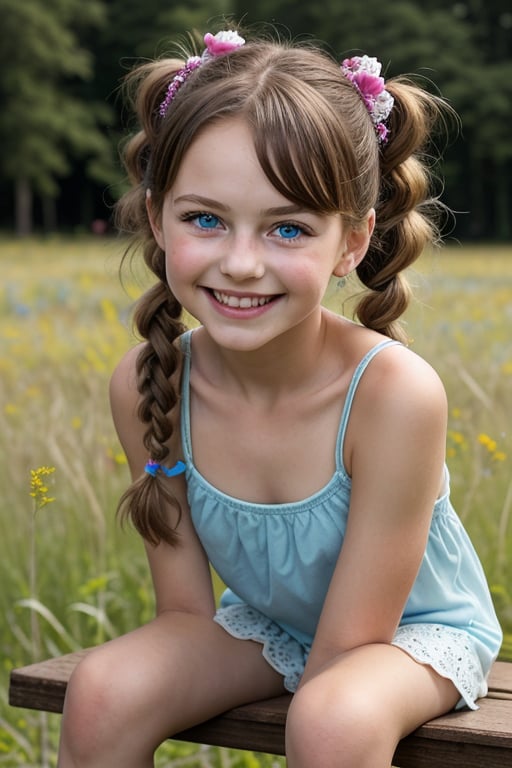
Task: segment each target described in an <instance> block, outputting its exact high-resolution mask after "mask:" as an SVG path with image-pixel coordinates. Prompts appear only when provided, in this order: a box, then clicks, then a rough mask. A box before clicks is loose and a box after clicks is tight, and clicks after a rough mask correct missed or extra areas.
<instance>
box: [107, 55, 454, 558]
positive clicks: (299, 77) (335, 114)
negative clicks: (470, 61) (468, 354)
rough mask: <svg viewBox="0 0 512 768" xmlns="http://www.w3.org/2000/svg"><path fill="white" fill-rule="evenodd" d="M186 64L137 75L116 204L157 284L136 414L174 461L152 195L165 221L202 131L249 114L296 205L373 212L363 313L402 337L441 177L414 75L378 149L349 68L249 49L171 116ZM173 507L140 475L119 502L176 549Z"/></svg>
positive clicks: (170, 299)
mask: <svg viewBox="0 0 512 768" xmlns="http://www.w3.org/2000/svg"><path fill="white" fill-rule="evenodd" d="M182 66H183V62H182V61H178V60H174V59H165V60H160V61H156V62H152V63H150V64H145V65H143V66H142V67H140V68H138V69H137V70H135V71H134V72H133V73H131V75H130V76H129V83H130V84H131V85H133V86H135V99H134V106H135V111H136V114H137V116H138V120H139V130H138V132H137V133H136V134H135V135H134V136H133V137H132V138H131V139H130V140H129V142H128V143H127V145H126V147H125V152H124V161H125V165H126V168H127V171H128V174H129V177H130V180H131V182H132V189H131V190H130V191H129V192H128V193H127V194H126V195H125V196H124V197H123V198H122V199H121V201H120V202H119V205H118V209H117V214H118V224H119V227H120V228H121V229H122V230H124V231H128V232H131V233H132V234H133V235H135V236H136V238H137V240H138V242H139V243H140V242H141V243H142V246H143V253H144V259H145V261H146V264H147V265H148V266H149V268H150V269H151V270H152V272H153V273H154V274H155V275H156V277H157V282H156V284H155V285H154V286H153V287H152V288H151V289H150V290H149V291H148V292H147V293H146V294H145V295H143V296H142V298H141V299H140V301H139V303H138V306H137V310H136V314H135V325H136V328H137V330H138V333H139V334H140V335H141V336H142V337H143V338H144V339H146V340H147V344H146V345H145V346H144V347H143V350H142V352H141V353H140V355H139V359H138V364H137V374H138V386H139V391H140V393H141V402H140V407H139V417H140V418H141V420H142V421H143V422H144V423H145V424H147V430H146V433H145V438H144V444H145V446H146V448H147V450H148V453H149V455H150V456H151V458H153V459H155V460H156V461H159V462H165V460H166V458H167V456H168V453H169V449H168V448H167V442H168V440H169V438H170V436H171V434H172V424H171V419H170V412H171V410H172V409H173V408H174V407H175V405H176V403H177V401H178V393H177V392H176V391H175V388H174V386H173V385H172V384H171V383H170V382H171V379H172V378H173V375H174V374H175V372H176V371H177V369H178V365H179V350H178V349H177V348H176V344H175V340H176V338H177V337H178V336H179V335H180V334H181V333H182V332H183V326H182V324H181V321H180V316H181V307H180V305H179V304H178V303H177V301H176V299H175V298H174V296H173V295H172V293H171V291H170V289H169V286H168V284H167V280H166V276H165V265H164V254H163V252H162V251H161V250H160V248H159V247H158V245H157V244H156V242H155V241H154V239H153V236H152V233H151V228H150V226H149V221H148V218H147V214H146V208H145V194H146V190H147V189H151V196H152V208H153V211H154V212H155V215H156V217H157V218H158V217H159V215H160V213H161V210H162V206H163V201H164V197H165V194H166V193H167V191H168V190H169V189H170V187H171V186H172V184H173V182H174V180H175V178H176V175H177V173H178V170H179V167H180V164H181V161H182V159H183V157H184V155H185V153H186V152H187V150H188V148H189V147H190V146H191V144H192V142H193V141H194V139H195V138H196V137H197V136H198V134H199V132H200V131H201V130H203V129H204V128H205V127H206V126H208V125H210V124H212V122H214V121H220V120H223V119H226V118H229V117H230V116H234V115H236V116H242V117H243V118H244V119H245V120H246V121H247V124H248V126H249V127H250V129H251V131H252V134H253V137H254V145H255V150H256V153H257V156H258V158H259V161H260V163H261V167H262V169H263V171H264V173H265V174H266V175H267V177H268V179H269V181H270V182H271V183H272V184H273V185H274V186H275V188H276V189H277V190H278V191H279V192H281V194H283V195H284V196H285V197H286V198H288V199H289V200H291V201H293V202H296V203H299V204H300V205H302V206H304V207H305V208H308V209H310V210H314V211H318V212H321V213H334V212H336V213H341V214H342V216H343V217H344V219H345V220H346V221H347V222H348V223H350V224H351V225H352V226H356V227H357V226H358V225H359V224H360V223H361V222H362V221H363V219H364V217H365V215H366V214H367V213H368V211H369V210H370V209H371V208H372V207H374V208H375V209H376V214H377V216H376V226H375V230H374V233H373V236H372V238H371V242H370V246H369V249H368V252H367V255H366V256H365V258H364V259H363V261H362V262H361V263H360V264H359V266H358V267H357V274H358V277H359V279H360V280H361V282H362V283H363V285H364V286H365V287H366V288H367V289H368V291H367V292H366V293H365V294H364V295H363V297H362V298H361V300H360V301H359V304H358V306H357V308H356V315H357V316H358V318H359V320H360V321H361V322H362V323H363V324H364V325H365V326H367V327H368V328H372V329H375V330H377V331H380V332H381V333H383V334H386V335H388V336H390V337H392V338H399V339H402V338H403V333H402V331H401V328H400V325H399V323H398V322H397V321H398V319H399V317H400V316H401V315H402V313H403V312H404V310H405V309H406V307H407V305H408V303H409V290H408V286H407V282H406V280H405V278H404V276H403V274H402V272H403V270H404V269H405V268H406V267H408V266H409V265H410V264H411V263H412V262H413V261H414V260H415V259H416V258H417V257H418V256H419V255H420V253H421V252H422V250H423V249H424V247H425V245H426V244H427V243H429V242H431V241H433V240H435V239H436V237H437V230H436V224H435V216H434V214H435V211H436V209H437V208H438V207H439V204H438V203H437V201H436V200H435V198H433V196H432V193H431V177H430V173H429V169H428V165H427V163H426V162H425V160H424V158H423V155H422V153H423V150H424V147H425V144H426V143H427V140H428V139H429V137H430V135H431V132H432V129H433V126H434V124H435V123H436V121H437V118H438V117H439V116H440V114H441V113H442V109H443V106H442V102H441V100H440V99H438V98H437V97H434V96H431V95H429V94H428V93H426V92H425V91H424V90H422V89H421V88H419V87H417V86H416V85H414V84H413V83H412V82H410V81H408V80H406V79H404V78H395V79H392V80H390V81H388V83H387V85H386V87H387V89H388V91H389V92H390V93H391V95H392V96H393V97H394V100H395V103H394V107H393V109H392V112H391V115H390V119H389V121H388V126H389V131H390V132H389V140H388V142H387V143H386V144H385V145H384V146H382V147H379V144H378V142H377V138H376V135H375V130H374V126H373V124H372V122H371V120H370V117H369V115H368V112H367V110H366V107H365V105H364V103H363V100H362V99H361V97H360V95H359V94H358V92H357V91H356V89H355V88H354V86H353V85H352V84H351V83H350V82H349V80H348V79H346V78H345V77H344V76H343V74H342V73H341V71H340V67H339V64H338V63H337V62H335V61H334V60H333V59H332V58H331V57H330V56H328V55H327V54H326V53H324V52H323V51H321V50H320V49H317V48H312V47H311V46H307V45H301V46H292V45H291V44H288V43H275V42H269V41H263V40H261V41H254V42H249V43H247V44H246V45H245V46H243V47H241V48H239V49H238V50H236V51H234V52H233V53H230V54H229V55H226V56H221V57H218V58H216V59H213V60H211V61H209V62H208V63H207V64H205V65H203V66H202V67H200V68H199V69H196V70H195V71H194V72H193V73H192V74H191V75H190V76H189V77H188V79H187V81H186V83H185V84H184V85H183V86H182V87H181V88H180V90H179V92H178V94H177V96H176V97H175V99H174V100H173V102H172V104H171V105H170V107H169V110H168V113H167V115H166V117H164V118H162V117H161V116H160V114H159V105H160V103H161V102H162V100H163V98H164V96H165V93H166V90H167V87H168V85H169V83H170V81H171V80H172V78H173V76H174V74H175V73H176V71H177V70H178V69H180V67H182ZM160 494H163V496H164V498H166V499H167V500H168V501H170V502H171V503H172V504H174V505H175V506H177V502H176V500H175V499H174V498H173V497H172V495H171V494H170V492H169V490H168V489H167V487H166V481H165V478H162V477H160V475H157V476H156V477H154V478H153V477H148V476H147V475H146V476H144V477H142V478H140V479H139V480H136V481H135V483H134V484H133V485H132V486H131V487H130V488H129V489H128V491H127V492H126V493H125V494H124V496H123V498H122V499H121V503H120V508H121V510H122V513H123V514H124V515H129V516H130V517H131V518H132V520H133V522H134V524H135V526H136V527H137V529H138V530H139V531H140V533H141V534H142V535H143V536H144V537H145V538H146V539H147V540H148V541H150V542H152V543H154V544H156V543H158V541H160V540H165V541H167V542H170V543H176V541H177V533H176V531H175V529H173V528H171V527H170V526H169V524H168V522H166V519H165V516H164V515H163V514H162V512H161V506H162V505H161V498H162V497H161V496H160Z"/></svg>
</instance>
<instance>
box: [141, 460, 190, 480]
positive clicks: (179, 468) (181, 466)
mask: <svg viewBox="0 0 512 768" xmlns="http://www.w3.org/2000/svg"><path fill="white" fill-rule="evenodd" d="M186 469H187V465H186V464H185V463H184V462H183V461H177V462H176V464H175V465H174V466H173V467H171V468H170V469H169V467H164V465H163V464H159V463H158V461H154V459H150V460H149V461H148V463H147V464H146V466H145V467H144V472H146V474H148V475H151V476H152V477H156V475H157V473H158V472H162V473H163V474H164V475H165V476H166V477H176V475H182V474H183V472H185V470H186Z"/></svg>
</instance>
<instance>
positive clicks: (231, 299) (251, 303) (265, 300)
mask: <svg viewBox="0 0 512 768" xmlns="http://www.w3.org/2000/svg"><path fill="white" fill-rule="evenodd" d="M211 294H212V296H214V297H215V298H216V300H217V301H218V302H219V304H223V305H224V306H225V307H233V308H234V309H252V308H253V307H263V306H264V305H265V304H269V303H270V302H271V301H274V299H275V298H277V297H276V296H233V294H231V293H222V291H215V290H212V291H211Z"/></svg>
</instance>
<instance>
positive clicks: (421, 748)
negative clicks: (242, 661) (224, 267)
mask: <svg viewBox="0 0 512 768" xmlns="http://www.w3.org/2000/svg"><path fill="white" fill-rule="evenodd" d="M86 653H88V651H87V650H83V651H79V652H77V653H73V654H68V655H66V656H62V657H60V658H56V659H49V660H47V661H44V662H40V663H38V664H31V665H29V666H27V667H23V668H21V669H15V670H13V671H12V673H11V681H10V689H9V701H10V703H11V704H12V705H13V706H18V707H26V708H30V709H41V710H45V711H49V712H61V711H62V706H63V702H64V695H65V692H66V685H67V682H68V680H69V678H70V676H71V673H72V671H73V669H74V667H75V666H76V664H77V663H78V661H79V660H80V659H81V658H83V657H84V656H85V654H86ZM489 689H490V691H491V692H492V696H493V698H486V699H483V700H481V701H480V702H479V705H480V709H479V710H477V711H476V712H467V711H464V712H455V713H451V714H449V715H444V716H443V717H440V718H437V719H436V720H432V721H430V722H429V723H426V724H425V725H423V726H422V727H421V728H419V729H418V730H417V731H415V732H414V733H413V734H411V735H410V736H408V737H407V738H406V739H403V741H401V742H400V744H399V746H398V749H397V751H396V754H395V758H394V765H398V766H400V768H432V766H435V768H454V767H455V766H461V767H463V768H482V767H483V766H485V768H504V767H505V766H508V765H512V702H511V701H510V700H509V699H508V700H507V697H509V696H511V695H512V664H506V663H504V662H497V663H496V664H495V665H494V667H493V670H492V673H491V676H490V679H489ZM494 697H496V698H494ZM290 699H291V696H280V697H278V698H275V699H268V700H265V701H260V702H256V703H254V704H249V705H245V706H242V707H236V708H235V709H232V710H230V711H229V712H226V713H225V714H223V715H221V716H220V717H216V718H214V719H212V720H209V721H208V722H206V723H201V724H200V725H197V726H195V727H194V728H191V729H189V730H187V731H185V732H183V733H181V734H178V735H177V736H175V737H174V738H176V739H180V740H185V741H191V742H197V743H201V744H212V745H215V746H225V747H232V748H236V749H250V750H254V751H258V752H270V753H272V754H280V755H282V754H284V730H285V729H284V726H285V722H286V714H287V710H288V706H289V702H290Z"/></svg>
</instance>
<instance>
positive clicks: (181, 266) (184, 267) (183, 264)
mask: <svg viewBox="0 0 512 768" xmlns="http://www.w3.org/2000/svg"><path fill="white" fill-rule="evenodd" d="M203 267H204V259H202V258H201V247H200V245H199V246H198V244H197V243H194V242H191V241H190V239H189V238H187V237H180V236H177V237H173V238H172V239H171V240H168V241H167V250H166V254H165V269H166V274H167V282H168V283H169V286H170V288H171V290H172V291H173V293H174V294H175V295H177V294H178V293H180V292H181V291H182V290H183V287H185V285H189V284H190V283H192V282H194V280H195V279H196V278H197V277H198V276H199V275H200V273H201V271H202V269H203Z"/></svg>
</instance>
